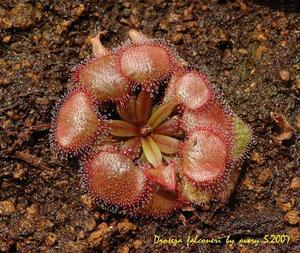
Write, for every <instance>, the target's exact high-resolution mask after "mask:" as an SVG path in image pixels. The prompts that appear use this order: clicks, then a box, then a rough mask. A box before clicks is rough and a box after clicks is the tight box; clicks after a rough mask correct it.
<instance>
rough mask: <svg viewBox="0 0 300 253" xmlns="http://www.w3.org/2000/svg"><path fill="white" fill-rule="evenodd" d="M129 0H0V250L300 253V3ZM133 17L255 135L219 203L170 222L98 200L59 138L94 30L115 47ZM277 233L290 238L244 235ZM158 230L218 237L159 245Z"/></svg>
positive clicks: (274, 0) (166, 234) (134, 22)
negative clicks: (54, 142)
mask: <svg viewBox="0 0 300 253" xmlns="http://www.w3.org/2000/svg"><path fill="white" fill-rule="evenodd" d="M132 2H135V1H131V3H130V2H129V1H127V2H126V1H121V0H120V1H117V0H116V1H102V2H101V1H93V0H87V1H79V0H78V1H76V0H70V1H58V0H53V1H50V0H42V1H34V0H31V1H21V0H19V1H17V0H15V1H14V0H11V1H9V0H4V1H1V3H0V29H1V30H0V166H1V167H0V168H1V169H0V251H1V252H102V251H105V252H116V251H119V252H128V251H130V252H198V251H199V252H231V251H232V252H243V253H246V252H272V253H273V252H299V251H300V246H299V242H300V229H299V224H300V218H299V207H300V202H299V188H300V186H299V184H300V171H299V168H300V162H299V156H300V155H299V154H300V137H299V128H300V106H299V105H300V96H299V94H300V15H299V13H300V2H299V1H298V0H294V1H293V0H290V1H283V0H272V1H271V0H270V1H254V0H253V1H250V0H245V1H243V0H236V1H233V0H231V1H229V0H228V1H226V0H219V1H216V0H213V1H210V0H205V1H188V0H178V1H162V0H152V1H150V0H149V1H139V3H132ZM193 2H194V3H193ZM198 2H200V3H198ZM130 27H132V28H136V29H138V30H140V31H142V32H144V33H146V34H148V35H150V36H153V37H157V38H164V39H165V40H168V41H170V42H171V43H173V44H175V48H176V49H177V50H178V52H179V54H180V55H181V56H182V58H184V59H185V60H187V61H188V62H190V63H191V64H192V65H193V66H195V67H199V68H201V69H204V70H205V71H206V72H208V73H209V75H210V78H211V79H212V80H213V81H214V82H215V83H216V85H217V86H218V87H219V88H220V90H221V91H222V92H223V94H224V99H225V100H226V101H227V102H228V104H230V105H231V106H232V108H233V110H234V111H235V112H236V113H237V114H238V115H239V116H240V117H241V118H242V119H243V120H244V121H245V122H247V123H248V124H249V125H250V126H251V127H252V129H253V133H254V139H255V144H254V145H253V149H252V150H251V151H250V152H249V158H247V159H245V162H244V163H243V166H242V174H241V177H240V180H239V182H238V184H237V187H236V190H235V192H234V194H233V196H232V197H231V199H230V201H229V204H228V205H225V206H224V207H222V208H221V209H218V210H216V211H212V210H209V211H203V210H201V209H200V208H198V209H197V210H195V211H192V210H190V211H180V212H179V213H178V214H175V215H173V216H171V217H170V218H168V219H166V220H164V221H153V220H140V219H132V218H130V217H126V216H119V215H115V214H111V213H109V212H106V211H103V210H100V209H99V208H97V207H95V206H94V205H92V204H91V203H90V199H89V197H87V195H85V192H84V190H83V189H82V188H81V184H80V178H81V175H80V173H79V166H78V164H77V162H76V159H74V160H71V161H70V160H69V161H67V160H62V159H61V158H60V157H58V156H57V154H56V153H55V152H54V151H52V150H51V149H50V145H49V127H50V122H51V111H52V110H53V108H54V106H55V103H56V101H57V100H58V99H59V98H60V97H61V96H62V94H64V92H65V91H66V90H67V89H68V88H69V87H70V83H69V82H68V81H69V77H70V73H71V71H72V68H73V67H75V66H76V65H77V64H79V63H80V62H81V61H83V60H84V59H85V58H86V57H87V56H88V55H90V54H91V47H90V42H89V39H90V38H91V37H92V36H94V35H95V34H96V33H97V32H99V31H103V30H107V33H106V36H105V37H104V41H103V42H104V44H105V45H107V46H113V45H114V46H116V45H118V44H119V43H120V41H122V40H124V38H125V37H126V31H127V30H128V29H129V28H130ZM271 112H274V113H277V114H272V117H271ZM282 116H284V117H286V119H285V118H282ZM278 118H279V119H280V120H279V123H276V119H277V120H278ZM280 122H281V123H280ZM272 234H275V235H276V234H282V235H289V236H290V237H291V240H290V242H289V243H288V244H286V243H283V244H280V243H261V242H260V243H258V245H253V244H242V243H238V240H240V239H241V238H252V239H260V240H262V239H263V238H264V236H265V235H272ZM154 235H158V236H160V237H161V238H164V239H167V238H170V237H172V238H177V239H179V238H183V240H186V239H187V237H188V236H189V235H191V236H193V237H194V236H196V235H198V236H199V237H198V238H210V239H221V244H220V243H216V244H210V243H207V244H204V243H198V244H191V245H189V246H187V245H186V243H185V241H184V242H183V243H179V244H177V245H172V244H165V245H162V244H154V243H153V240H154ZM228 235H230V237H231V239H235V241H236V242H235V243H234V244H232V245H230V244H226V241H225V240H226V237H227V236H228ZM269 238H270V239H271V236H269Z"/></svg>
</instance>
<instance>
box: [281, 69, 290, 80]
mask: <svg viewBox="0 0 300 253" xmlns="http://www.w3.org/2000/svg"><path fill="white" fill-rule="evenodd" d="M279 76H280V78H281V80H282V81H288V80H289V79H290V73H289V72H288V71H287V70H283V69H282V70H280V71H279Z"/></svg>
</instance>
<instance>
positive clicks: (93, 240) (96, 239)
mask: <svg viewBox="0 0 300 253" xmlns="http://www.w3.org/2000/svg"><path fill="white" fill-rule="evenodd" d="M109 230H110V229H109V227H108V226H107V223H106V222H103V223H101V224H100V225H99V226H98V230H97V231H95V232H93V233H91V234H90V236H89V238H88V241H89V243H90V244H91V246H93V247H95V246H97V245H99V244H100V243H101V241H102V240H103V238H104V236H105V235H106V234H107V233H108V232H109Z"/></svg>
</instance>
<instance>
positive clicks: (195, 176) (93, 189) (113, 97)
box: [52, 30, 251, 217]
mask: <svg viewBox="0 0 300 253" xmlns="http://www.w3.org/2000/svg"><path fill="white" fill-rule="evenodd" d="M129 36H130V38H131V40H130V42H128V43H127V44H125V45H123V46H122V47H120V48H117V49H115V50H111V51H109V50H107V49H106V48H104V47H103V45H102V44H101V42H100V40H99V38H98V37H96V38H94V39H93V40H92V46H93V53H94V56H95V57H94V58H93V59H91V60H89V61H88V62H87V63H86V64H84V65H82V66H80V67H78V69H77V70H76V71H75V75H74V79H75V84H76V87H75V88H74V90H72V91H71V92H69V94H68V95H66V96H65V97H64V98H63V99H62V101H61V102H60V103H59V105H58V107H57V110H56V114H55V117H54V121H53V122H54V123H53V126H54V127H53V135H52V137H53V138H52V142H53V144H54V146H55V148H56V150H58V151H59V152H62V153H64V154H67V155H79V156H80V159H81V163H82V168H83V169H82V171H83V177H84V182H85V186H86V188H87V190H88V192H89V193H90V194H91V195H92V196H93V197H94V199H95V200H96V201H97V203H99V205H100V206H101V207H103V208H106V209H109V210H116V211H119V212H130V213H131V214H137V215H145V216H154V217H165V216H167V215H168V214H170V213H171V212H173V211H174V210H176V209H178V208H180V207H181V206H182V205H186V204H196V205H201V204H203V203H208V202H209V201H210V200H212V199H217V200H221V199H222V198H224V196H228V194H227V193H228V192H230V191H231V190H232V188H233V186H234V184H235V181H236V178H237V174H238V173H237V171H238V170H237V167H238V166H237V165H238V164H239V161H241V158H242V156H243V154H244V153H245V151H246V148H247V146H248V144H249V142H250V139H251V138H250V137H251V132H250V129H249V128H248V127H247V126H246V125H245V124H244V123H243V121H242V120H241V119H239V118H238V117H237V116H236V115H234V114H233V113H232V112H231V110H229V109H228V107H225V106H224V105H223V103H222V100H221V99H220V97H219V96H218V95H217V93H216V91H215V89H214V87H213V86H212V85H211V83H210V82H209V80H208V78H207V77H206V75H204V74H203V73H202V72H200V71H198V70H195V69H192V68H190V67H186V64H185V63H184V62H183V60H182V59H180V58H179V57H178V56H177V55H176V54H175V53H174V51H173V50H171V49H170V47H168V46H167V45H166V44H165V43H162V42H161V41H157V40H153V39H149V38H147V37H146V36H145V35H143V34H141V33H138V32H136V31H134V30H131V31H130V32H129Z"/></svg>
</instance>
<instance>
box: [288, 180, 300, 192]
mask: <svg viewBox="0 0 300 253" xmlns="http://www.w3.org/2000/svg"><path fill="white" fill-rule="evenodd" d="M290 187H291V189H300V177H294V178H293V180H292V183H291V186H290Z"/></svg>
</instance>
